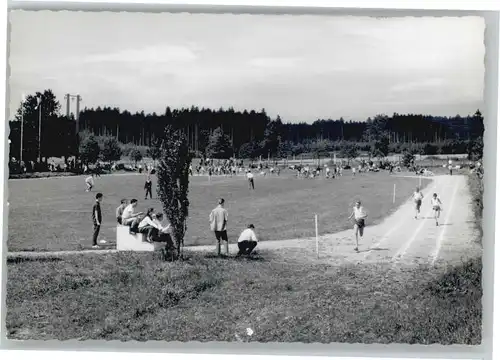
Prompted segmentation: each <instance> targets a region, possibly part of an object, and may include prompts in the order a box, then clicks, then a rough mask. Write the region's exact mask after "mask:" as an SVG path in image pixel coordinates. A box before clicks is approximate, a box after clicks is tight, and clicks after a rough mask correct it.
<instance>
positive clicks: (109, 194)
mask: <svg viewBox="0 0 500 360" xmlns="http://www.w3.org/2000/svg"><path fill="white" fill-rule="evenodd" d="M346 173H347V171H346ZM84 178H85V177H84V176H77V177H66V178H49V179H25V180H10V181H9V183H8V186H9V202H10V206H9V238H8V249H9V251H30V250H40V251H51V250H78V249H83V248H89V247H90V245H91V235H92V222H91V209H92V205H93V202H94V196H95V194H96V193H97V192H102V193H104V201H103V204H102V209H103V216H104V220H103V226H102V230H101V238H104V239H106V240H107V241H108V242H109V244H110V246H111V247H113V246H114V245H113V244H114V243H115V224H116V222H115V208H116V207H117V206H118V204H119V201H120V199H121V198H123V197H125V198H128V199H131V198H134V197H135V198H137V199H139V208H140V209H141V210H142V209H145V208H147V207H154V208H155V209H157V210H161V208H162V206H161V204H160V202H159V201H158V199H153V200H147V201H144V200H143V199H144V197H143V196H144V192H143V185H144V176H140V175H116V176H103V177H101V178H97V179H96V181H95V189H94V190H93V192H91V193H87V192H85V191H84V190H85V185H84ZM427 183H428V181H427V180H423V184H427ZM394 184H396V203H395V204H393V203H392V192H393V186H394ZM417 184H418V179H413V178H401V177H392V176H390V175H388V174H387V173H386V172H383V173H378V174H361V175H357V176H356V177H355V178H353V177H352V176H351V175H350V174H346V175H345V176H344V177H342V178H339V179H334V180H332V179H324V178H319V179H296V178H295V177H294V176H293V175H292V174H290V173H288V174H287V173H284V174H282V175H281V176H280V177H276V176H274V177H269V176H268V177H266V178H263V177H259V176H257V177H256V180H255V185H256V189H255V191H250V190H248V188H247V183H246V180H245V178H244V177H241V176H238V177H235V178H220V177H219V178H212V181H211V183H209V182H208V178H207V177H197V176H195V177H192V178H191V183H190V193H189V199H190V202H191V205H190V217H189V220H188V232H187V235H186V239H185V244H186V245H205V244H212V243H213V241H214V240H213V235H212V233H211V232H210V230H209V226H208V215H209V213H210V210H211V209H212V208H214V207H215V206H216V205H217V198H219V197H224V198H225V199H226V208H227V209H228V211H229V228H228V235H229V238H230V241H232V242H234V241H236V238H237V236H238V233H239V232H240V231H241V230H242V229H243V228H244V227H245V226H246V224H248V223H253V224H255V226H256V230H257V232H258V235H259V236H260V238H261V239H262V240H264V241H265V240H280V239H289V238H297V237H307V236H313V235H314V214H315V213H316V214H318V216H319V231H320V233H321V234H325V233H332V232H336V231H340V230H345V229H346V228H348V227H350V226H351V225H350V222H348V221H347V220H346V219H347V217H348V215H349V212H350V210H351V207H352V206H353V202H354V201H355V199H361V200H362V201H363V203H364V206H365V207H366V208H367V210H368V211H369V221H368V226H369V225H373V224H375V223H377V222H379V221H380V220H382V219H383V218H384V217H385V216H387V215H388V214H389V213H390V212H391V211H393V210H394V209H395V208H396V207H397V206H399V205H400V204H401V203H403V202H404V201H405V200H407V199H408V197H409V196H410V194H411V192H412V191H413V190H414V187H415V186H416V185H417ZM153 186H154V187H156V179H154V180H153ZM155 195H156V191H155V189H154V190H153V196H155Z"/></svg>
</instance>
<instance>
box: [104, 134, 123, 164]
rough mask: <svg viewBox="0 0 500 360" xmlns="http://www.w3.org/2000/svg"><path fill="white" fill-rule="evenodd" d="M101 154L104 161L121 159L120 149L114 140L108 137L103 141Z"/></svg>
mask: <svg viewBox="0 0 500 360" xmlns="http://www.w3.org/2000/svg"><path fill="white" fill-rule="evenodd" d="M101 154H102V159H103V160H104V161H108V162H111V161H118V160H120V159H121V157H122V149H121V147H120V144H119V143H118V141H117V140H116V138H114V137H111V136H109V137H107V138H106V139H104V143H103V148H102V151H101Z"/></svg>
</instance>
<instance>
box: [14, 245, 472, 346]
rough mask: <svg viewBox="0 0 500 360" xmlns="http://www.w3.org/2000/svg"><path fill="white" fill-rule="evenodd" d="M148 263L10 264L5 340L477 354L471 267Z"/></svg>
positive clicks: (140, 259)
mask: <svg viewBox="0 0 500 360" xmlns="http://www.w3.org/2000/svg"><path fill="white" fill-rule="evenodd" d="M153 256H154V255H153V254H151V253H149V254H133V253H125V254H121V253H120V254H109V255H100V256H97V255H86V256H72V257H65V258H64V259H62V258H61V259H58V258H53V257H48V258H46V259H42V260H40V259H39V260H26V259H24V261H22V259H21V258H18V259H17V260H15V259H11V260H9V262H8V265H7V271H8V282H7V300H6V301H7V314H6V326H7V336H8V338H10V339H21V340H23V339H25V340H27V339H32V340H34V339H37V340H49V339H58V340H67V339H75V338H76V339H81V340H85V339H106V340H142V341H145V340H165V341H202V342H203V341H260V342H323V343H329V342H348V343H385V344H389V343H410V344H432V343H441V344H444V345H447V344H471V345H472V344H479V343H480V342H481V298H482V291H481V259H476V260H474V261H471V262H470V263H467V264H463V265H462V266H459V267H456V268H449V269H446V271H445V272H444V271H443V269H442V268H440V269H436V268H431V267H420V268H416V269H415V268H413V269H409V268H402V269H397V271H394V270H391V269H390V268H389V265H388V264H378V265H345V266H329V265H318V264H309V265H307V264H300V265H299V264H295V263H293V262H288V261H287V262H283V259H280V258H278V255H277V254H272V253H267V252H262V253H260V254H259V255H258V257H257V258H255V259H253V260H250V259H234V258H227V259H219V258H212V257H209V256H207V255H202V254H191V255H189V256H190V259H188V260H186V261H181V262H176V263H167V262H163V261H160V260H156V259H153ZM246 328H251V329H252V330H253V331H254V334H253V335H252V336H251V337H250V336H248V335H246Z"/></svg>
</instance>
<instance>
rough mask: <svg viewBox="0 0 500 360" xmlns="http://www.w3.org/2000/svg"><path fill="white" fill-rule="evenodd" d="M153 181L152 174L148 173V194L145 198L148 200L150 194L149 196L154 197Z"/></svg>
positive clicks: (146, 186)
mask: <svg viewBox="0 0 500 360" xmlns="http://www.w3.org/2000/svg"><path fill="white" fill-rule="evenodd" d="M152 189H153V181H151V175H150V174H148V175H147V176H146V183H145V184H144V190H146V196H145V197H144V200H147V198H148V195H149V198H150V199H152V198H153V190H152Z"/></svg>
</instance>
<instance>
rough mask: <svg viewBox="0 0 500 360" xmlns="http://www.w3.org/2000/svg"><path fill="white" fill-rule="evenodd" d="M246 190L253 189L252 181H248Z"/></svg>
mask: <svg viewBox="0 0 500 360" xmlns="http://www.w3.org/2000/svg"><path fill="white" fill-rule="evenodd" d="M248 188H249V189H255V185H254V183H253V179H248Z"/></svg>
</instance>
